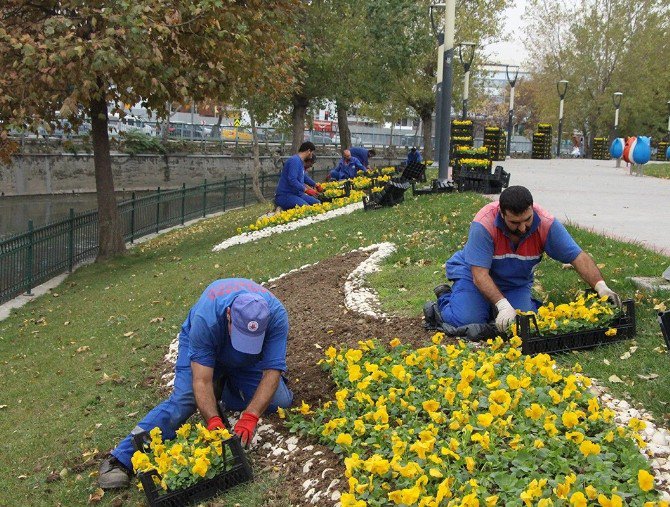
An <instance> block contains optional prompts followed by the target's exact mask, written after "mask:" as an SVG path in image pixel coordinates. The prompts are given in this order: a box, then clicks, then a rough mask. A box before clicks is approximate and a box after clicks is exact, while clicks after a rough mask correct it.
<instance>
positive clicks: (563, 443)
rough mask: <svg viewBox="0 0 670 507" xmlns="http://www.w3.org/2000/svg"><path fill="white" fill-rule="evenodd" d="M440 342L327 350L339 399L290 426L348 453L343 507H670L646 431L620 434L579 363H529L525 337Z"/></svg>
mask: <svg viewBox="0 0 670 507" xmlns="http://www.w3.org/2000/svg"><path fill="white" fill-rule="evenodd" d="M442 339H443V335H441V334H439V333H438V334H436V335H434V336H433V339H432V340H433V342H434V344H433V345H429V346H426V347H423V348H420V349H418V350H413V349H411V348H410V347H407V346H404V345H402V344H400V342H399V340H397V339H395V340H393V341H391V342H390V346H391V348H390V349H388V350H387V349H386V348H385V347H382V346H380V345H379V344H377V343H375V342H373V341H371V340H368V341H365V342H359V348H357V349H344V350H339V351H338V350H335V349H334V348H332V347H330V348H329V349H328V350H327V351H326V359H325V360H324V361H323V365H324V367H325V368H326V369H327V370H329V371H330V373H331V375H332V377H333V380H334V381H335V384H336V386H337V391H336V393H335V399H334V400H333V401H329V402H327V403H325V404H324V405H323V407H321V408H318V409H315V410H312V408H311V407H309V406H307V405H306V404H304V403H303V404H302V405H301V406H300V407H299V408H298V409H296V411H295V412H294V413H291V414H290V415H289V417H288V419H289V421H288V422H289V425H290V427H291V429H292V430H293V431H305V432H307V433H309V434H311V435H313V436H315V437H317V438H318V439H319V440H321V441H322V442H324V443H326V444H327V445H328V446H330V447H331V448H333V450H334V451H335V452H338V453H340V454H342V455H343V457H344V463H345V467H346V477H347V480H348V487H347V488H345V490H347V491H346V492H345V493H344V494H343V495H342V497H341V501H342V506H343V507H344V506H366V505H371V506H372V505H389V504H396V505H420V506H437V505H449V506H452V505H453V506H456V505H467V506H475V505H476V506H479V505H487V506H491V505H524V504H525V505H539V506H545V507H546V506H551V505H575V506H586V505H601V506H608V505H624V504H625V505H643V504H644V505H649V506H652V505H666V504H664V503H662V502H659V503H656V502H655V501H656V500H657V498H658V496H657V493H656V491H655V489H654V477H653V476H652V475H651V474H650V472H649V470H650V469H649V465H648V463H647V462H646V461H645V459H644V457H643V456H642V455H641V453H640V452H639V449H638V447H640V448H641V447H643V446H644V445H645V442H644V441H643V440H642V438H641V437H640V435H639V431H641V430H642V429H644V426H645V423H644V422H643V421H640V420H639V419H635V418H633V419H631V420H630V421H629V423H628V426H627V427H617V426H616V425H615V424H614V422H613V418H614V412H613V411H612V410H610V409H608V408H602V407H601V406H600V404H599V402H598V400H597V398H595V397H593V395H592V394H591V393H590V392H589V391H588V385H589V384H590V381H589V379H588V378H587V377H584V376H583V375H581V373H580V368H579V366H578V365H577V366H575V368H574V370H573V371H564V370H561V369H559V368H557V366H556V364H555V363H554V361H553V360H552V359H551V358H550V357H549V356H547V355H545V354H539V355H537V356H534V357H530V356H522V355H521V352H520V350H519V346H520V340H519V338H518V337H515V338H513V339H512V340H511V342H510V343H509V344H505V343H504V342H503V341H502V339H500V338H498V339H496V340H493V341H489V342H488V347H485V348H482V349H479V350H472V349H470V348H468V346H467V345H465V344H463V343H461V344H459V345H447V346H441V345H440V342H441V340H442ZM645 502H650V503H645Z"/></svg>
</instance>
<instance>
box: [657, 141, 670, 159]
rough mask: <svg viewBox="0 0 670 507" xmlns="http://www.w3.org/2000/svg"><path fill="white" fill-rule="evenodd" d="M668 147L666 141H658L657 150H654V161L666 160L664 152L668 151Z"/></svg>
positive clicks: (669, 144) (668, 144)
mask: <svg viewBox="0 0 670 507" xmlns="http://www.w3.org/2000/svg"><path fill="white" fill-rule="evenodd" d="M668 146H670V143H669V142H668V141H659V142H658V150H656V160H658V161H659V162H664V161H666V160H668V158H667V156H666V152H667V151H668Z"/></svg>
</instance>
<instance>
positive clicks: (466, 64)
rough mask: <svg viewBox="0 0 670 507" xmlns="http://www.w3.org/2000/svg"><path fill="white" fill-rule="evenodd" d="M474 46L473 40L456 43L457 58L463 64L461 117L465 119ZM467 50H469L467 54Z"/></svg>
mask: <svg viewBox="0 0 670 507" xmlns="http://www.w3.org/2000/svg"><path fill="white" fill-rule="evenodd" d="M475 46H476V44H475V43H474V42H461V43H460V44H459V45H458V58H459V60H460V61H461V63H462V64H463V71H464V73H463V119H464V120H465V119H466V118H467V116H468V94H469V90H470V66H471V65H472V60H473V59H474V57H475ZM463 48H465V53H466V56H465V58H463ZM468 50H470V52H469V54H468Z"/></svg>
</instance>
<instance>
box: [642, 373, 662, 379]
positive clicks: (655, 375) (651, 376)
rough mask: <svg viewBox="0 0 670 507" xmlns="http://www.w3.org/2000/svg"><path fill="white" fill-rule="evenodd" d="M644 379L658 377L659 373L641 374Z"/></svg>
mask: <svg viewBox="0 0 670 507" xmlns="http://www.w3.org/2000/svg"><path fill="white" fill-rule="evenodd" d="M638 377H640V378H641V379H642V380H654V379H655V378H658V374H656V373H650V374H649V375H639V374H638Z"/></svg>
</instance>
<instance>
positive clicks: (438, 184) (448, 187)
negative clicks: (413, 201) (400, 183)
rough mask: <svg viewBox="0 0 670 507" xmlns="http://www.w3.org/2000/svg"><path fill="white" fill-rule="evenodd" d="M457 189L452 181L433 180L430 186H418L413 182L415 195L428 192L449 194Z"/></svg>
mask: <svg viewBox="0 0 670 507" xmlns="http://www.w3.org/2000/svg"><path fill="white" fill-rule="evenodd" d="M455 190H456V187H455V186H454V184H453V183H452V182H451V181H440V180H433V181H432V182H431V185H430V186H429V187H425V188H416V184H415V183H414V182H412V194H413V195H427V194H448V193H450V192H453V191H455Z"/></svg>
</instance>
